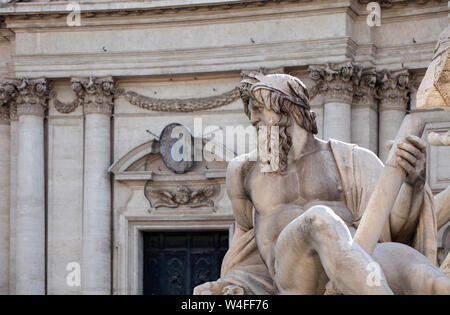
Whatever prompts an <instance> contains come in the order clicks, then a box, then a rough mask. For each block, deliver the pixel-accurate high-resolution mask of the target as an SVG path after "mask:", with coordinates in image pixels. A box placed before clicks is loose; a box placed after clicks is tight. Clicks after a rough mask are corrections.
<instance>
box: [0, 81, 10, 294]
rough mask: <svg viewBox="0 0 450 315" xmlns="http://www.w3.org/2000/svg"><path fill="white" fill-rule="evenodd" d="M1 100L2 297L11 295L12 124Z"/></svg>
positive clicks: (0, 236) (0, 203) (0, 271)
mask: <svg viewBox="0 0 450 315" xmlns="http://www.w3.org/2000/svg"><path fill="white" fill-rule="evenodd" d="M0 89H1V87H0ZM1 103H2V100H1V99H0V295H5V294H9V258H10V256H9V242H10V230H11V229H10V222H9V206H10V201H9V194H10V186H9V185H10V170H9V169H10V122H9V105H7V104H3V105H1Z"/></svg>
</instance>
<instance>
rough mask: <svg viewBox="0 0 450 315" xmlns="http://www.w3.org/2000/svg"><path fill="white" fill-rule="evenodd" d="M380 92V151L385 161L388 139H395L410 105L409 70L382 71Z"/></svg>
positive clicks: (380, 155)
mask: <svg viewBox="0 0 450 315" xmlns="http://www.w3.org/2000/svg"><path fill="white" fill-rule="evenodd" d="M379 80H380V85H379V88H378V94H379V97H380V103H379V111H380V115H379V124H380V129H379V130H380V132H379V142H378V150H379V151H378V152H379V157H380V159H381V160H382V161H383V162H384V161H385V160H386V158H387V155H388V153H389V150H388V148H387V146H386V143H387V141H389V140H393V139H394V138H395V136H396V135H397V132H398V130H399V128H400V125H401V124H402V121H403V119H404V118H405V115H406V109H407V106H408V81H409V73H408V70H405V69H402V70H399V71H392V72H391V71H382V72H381V73H380V77H379Z"/></svg>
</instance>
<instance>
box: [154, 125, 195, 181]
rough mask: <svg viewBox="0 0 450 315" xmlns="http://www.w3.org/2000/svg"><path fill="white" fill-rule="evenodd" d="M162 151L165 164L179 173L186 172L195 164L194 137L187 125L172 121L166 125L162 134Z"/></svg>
mask: <svg viewBox="0 0 450 315" xmlns="http://www.w3.org/2000/svg"><path fill="white" fill-rule="evenodd" d="M159 141H160V152H161V157H162V160H163V162H164V164H165V165H166V166H167V168H168V169H170V170H171V171H173V172H174V173H177V174H184V173H186V172H188V171H189V170H190V169H192V167H193V166H194V138H193V137H192V134H191V133H190V131H189V129H188V128H187V127H186V126H183V125H182V124H179V123H172V124H170V125H167V126H166V127H164V129H163V131H162V132H161V136H160V140H159Z"/></svg>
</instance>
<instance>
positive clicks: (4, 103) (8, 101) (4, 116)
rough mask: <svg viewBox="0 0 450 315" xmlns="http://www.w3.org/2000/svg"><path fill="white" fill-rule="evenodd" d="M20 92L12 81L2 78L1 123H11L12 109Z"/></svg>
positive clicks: (0, 92) (0, 98) (0, 83)
mask: <svg viewBox="0 0 450 315" xmlns="http://www.w3.org/2000/svg"><path fill="white" fill-rule="evenodd" d="M18 94H19V92H18V90H17V88H16V86H15V85H14V84H13V83H12V81H10V80H2V81H1V82H0V123H9V120H10V118H11V117H10V109H11V107H12V106H13V103H14V100H15V97H16V96H17V95H18ZM14 108H15V106H14Z"/></svg>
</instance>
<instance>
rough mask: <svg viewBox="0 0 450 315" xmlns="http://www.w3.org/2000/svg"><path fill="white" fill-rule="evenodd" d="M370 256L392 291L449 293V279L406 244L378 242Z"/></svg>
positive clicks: (404, 292)
mask: <svg viewBox="0 0 450 315" xmlns="http://www.w3.org/2000/svg"><path fill="white" fill-rule="evenodd" d="M373 258H374V259H375V261H377V262H378V263H379V264H380V265H381V268H382V269H383V271H384V274H385V275H386V279H387V281H388V283H389V286H390V287H391V288H392V290H393V291H394V292H395V294H446V295H449V294H450V278H448V277H447V276H446V275H445V273H444V272H443V271H442V270H441V269H439V268H438V267H436V266H434V265H433V264H432V263H431V262H430V261H429V260H428V259H427V258H426V257H425V256H424V255H422V254H421V253H419V252H418V251H416V250H415V249H414V248H412V247H410V246H406V245H403V244H400V243H380V244H378V245H377V247H376V248H375V251H374V253H373Z"/></svg>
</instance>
